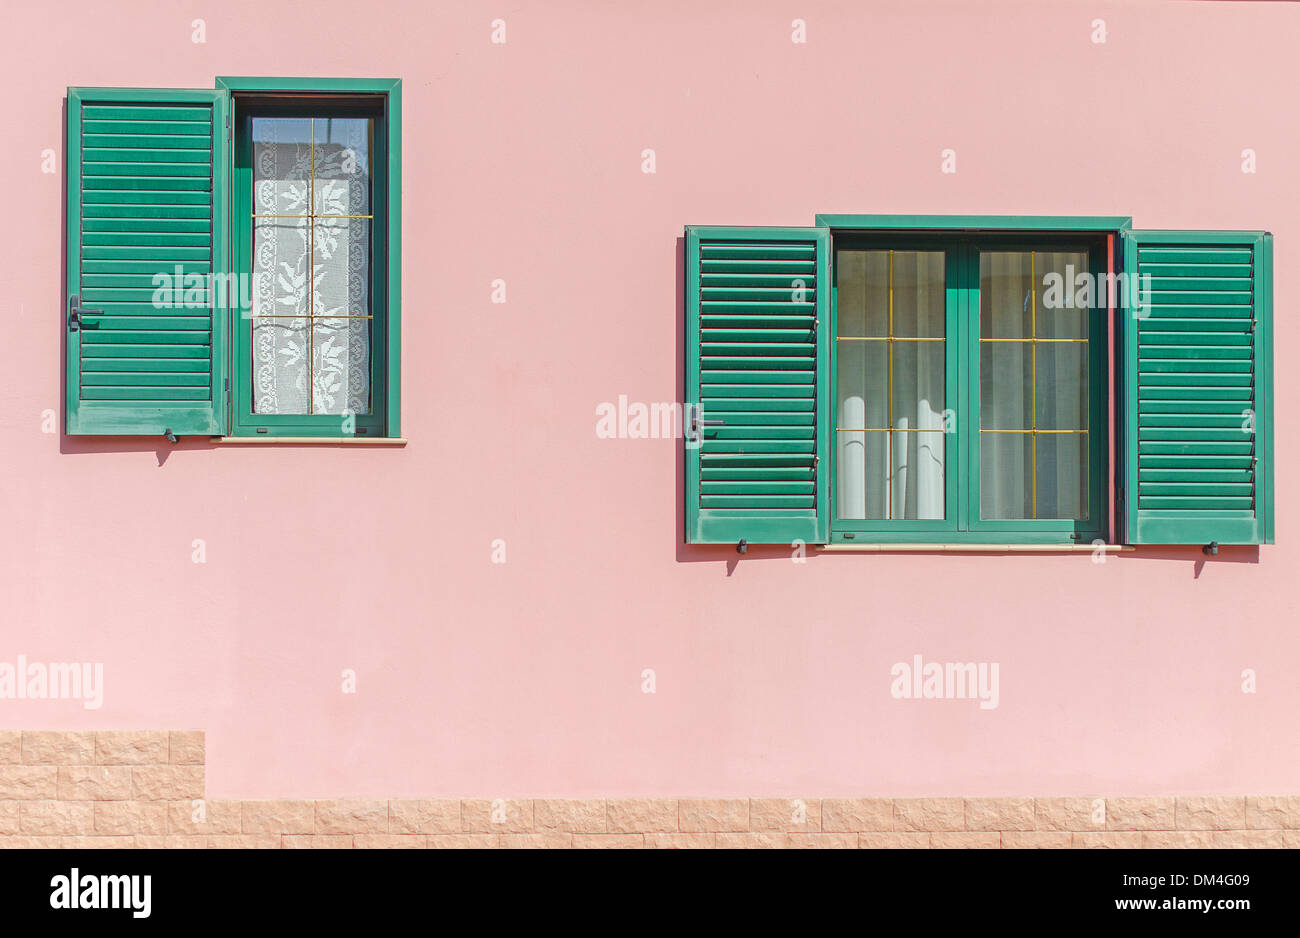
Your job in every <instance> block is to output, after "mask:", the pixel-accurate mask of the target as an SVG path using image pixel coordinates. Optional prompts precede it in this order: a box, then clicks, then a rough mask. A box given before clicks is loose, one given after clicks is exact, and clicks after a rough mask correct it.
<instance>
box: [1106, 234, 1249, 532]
mask: <svg viewBox="0 0 1300 938" xmlns="http://www.w3.org/2000/svg"><path fill="white" fill-rule="evenodd" d="M1125 270H1126V271H1127V272H1129V273H1133V274H1137V275H1139V276H1142V277H1144V278H1145V277H1147V276H1149V277H1150V280H1149V281H1147V282H1148V283H1149V285H1150V293H1149V294H1147V295H1146V296H1144V301H1145V300H1146V299H1148V298H1149V300H1150V302H1151V305H1150V306H1149V307H1148V311H1149V312H1150V314H1151V315H1148V316H1140V315H1134V314H1133V311H1132V310H1126V311H1125V316H1124V347H1123V353H1124V362H1123V364H1124V373H1123V376H1124V402H1125V406H1124V408H1123V432H1122V438H1123V443H1124V445H1123V449H1122V459H1121V470H1122V473H1121V476H1122V478H1123V480H1124V490H1125V500H1124V505H1123V521H1124V531H1125V539H1126V540H1128V541H1129V542H1131V543H1139V544H1146V543H1165V544H1207V543H1210V542H1211V541H1218V542H1220V543H1228V544H1231V543H1248V544H1258V543H1269V542H1270V541H1271V539H1272V445H1271V432H1272V431H1271V428H1272V390H1271V389H1272V365H1271V361H1272V349H1271V328H1272V295H1271V290H1272V287H1271V277H1272V236H1271V235H1268V234H1266V233H1263V232H1227V231H1225V232H1218V231H1215V232H1146V231H1130V232H1127V233H1126V237H1125Z"/></svg>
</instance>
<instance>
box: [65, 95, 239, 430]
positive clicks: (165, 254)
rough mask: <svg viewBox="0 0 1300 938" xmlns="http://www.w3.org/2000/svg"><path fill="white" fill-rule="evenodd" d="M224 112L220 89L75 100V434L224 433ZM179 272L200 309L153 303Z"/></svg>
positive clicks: (70, 160)
mask: <svg viewBox="0 0 1300 938" xmlns="http://www.w3.org/2000/svg"><path fill="white" fill-rule="evenodd" d="M226 115H227V93H226V92H225V91H182V90H170V89H169V90H157V89H147V90H131V89H120V88H112V89H105V88H70V89H68V155H67V171H68V227H67V238H68V242H67V244H68V249H67V258H68V270H67V300H68V302H67V308H66V310H65V328H66V330H67V386H66V402H65V403H66V410H67V424H66V425H67V432H68V433H70V434H145V435H154V434H162V433H164V432H165V431H169V430H170V431H171V432H172V433H174V434H177V435H181V434H214V433H222V432H224V431H225V389H224V374H225V370H224V368H223V367H222V362H223V356H224V354H225V343H224V342H223V336H224V330H225V328H226V325H225V313H224V310H222V309H218V308H217V304H216V303H215V302H214V299H215V297H214V296H213V295H212V293H213V291H211V290H210V289H208V288H209V287H210V286H211V281H210V280H208V279H207V275H208V274H210V273H217V274H220V273H224V272H225V271H226V270H227V268H228V265H227V263H226V252H227V230H226V229H227V225H226V207H225V195H226V193H225V186H224V185H223V180H224V179H225V176H226V171H227V170H226V165H227V164H226V140H227V126H226V120H227V117H226ZM178 268H179V270H180V272H181V273H182V275H183V277H182V281H181V284H180V285H181V287H182V288H184V286H185V284H184V276H188V275H194V274H198V275H203V276H204V285H203V287H202V288H200V290H201V292H200V291H197V290H196V291H195V292H194V293H192V294H191V296H190V300H191V301H192V300H197V299H199V298H200V297H202V300H201V303H200V304H199V305H197V306H192V305H180V304H179V303H178V304H176V305H174V306H173V307H172V308H167V307H166V306H163V305H160V304H159V303H158V302H155V300H156V299H160V297H157V296H156V292H157V291H158V290H159V287H160V286H169V285H171V284H172V282H174V280H175V274H176V272H177V269H178ZM159 274H162V275H165V276H166V277H168V278H170V279H169V281H166V282H164V281H160V280H156V279H155V278H156V276H157V275H159ZM191 286H193V282H192V281H191ZM178 299H180V300H182V301H184V300H185V297H184V296H183V295H182V296H181V297H178Z"/></svg>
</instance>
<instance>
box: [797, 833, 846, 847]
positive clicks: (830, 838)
mask: <svg viewBox="0 0 1300 938" xmlns="http://www.w3.org/2000/svg"><path fill="white" fill-rule="evenodd" d="M785 845H786V846H787V847H789V848H791V849H800V850H856V849H857V847H858V835H857V834H852V833H844V834H798V833H795V834H786V835H785Z"/></svg>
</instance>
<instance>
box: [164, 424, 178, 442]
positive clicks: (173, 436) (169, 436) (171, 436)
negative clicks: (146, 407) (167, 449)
mask: <svg viewBox="0 0 1300 938" xmlns="http://www.w3.org/2000/svg"><path fill="white" fill-rule="evenodd" d="M163 436H165V437H166V438H167V442H168V443H175V442H177V440H178V438H177V436H176V434H175V433H172V428H171V427H168V428H167V429H166V430H164V431H163Z"/></svg>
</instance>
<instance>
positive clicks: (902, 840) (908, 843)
mask: <svg viewBox="0 0 1300 938" xmlns="http://www.w3.org/2000/svg"><path fill="white" fill-rule="evenodd" d="M858 846H859V847H861V848H862V849H864V850H900V849H905V850H925V849H928V848H929V846H930V835H929V834H919V833H903V832H894V831H863V832H862V833H860V834H858Z"/></svg>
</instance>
